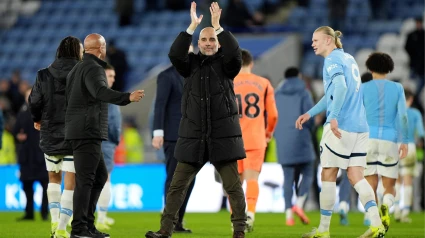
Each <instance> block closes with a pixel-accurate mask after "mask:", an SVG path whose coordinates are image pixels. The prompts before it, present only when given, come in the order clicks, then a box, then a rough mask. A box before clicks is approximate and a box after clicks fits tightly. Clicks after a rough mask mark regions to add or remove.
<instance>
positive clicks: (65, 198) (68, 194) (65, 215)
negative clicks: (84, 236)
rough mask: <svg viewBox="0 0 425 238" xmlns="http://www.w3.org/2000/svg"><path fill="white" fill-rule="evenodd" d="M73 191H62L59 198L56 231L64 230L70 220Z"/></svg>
mask: <svg viewBox="0 0 425 238" xmlns="http://www.w3.org/2000/svg"><path fill="white" fill-rule="evenodd" d="M73 198H74V190H63V194H62V198H61V214H60V216H59V226H58V230H66V225H67V224H68V222H69V219H71V216H72V211H73V210H72V208H73V201H74V200H73Z"/></svg>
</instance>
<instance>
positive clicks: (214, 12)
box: [210, 2, 221, 30]
mask: <svg viewBox="0 0 425 238" xmlns="http://www.w3.org/2000/svg"><path fill="white" fill-rule="evenodd" d="M210 13H211V25H212V26H213V27H214V29H215V30H217V29H218V28H220V16H221V8H220V7H219V6H218V3H217V2H212V3H211V6H210Z"/></svg>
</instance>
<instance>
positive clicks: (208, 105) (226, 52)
mask: <svg viewBox="0 0 425 238" xmlns="http://www.w3.org/2000/svg"><path fill="white" fill-rule="evenodd" d="M210 12H211V23H212V26H213V27H206V28H204V29H202V31H201V32H200V35H199V40H198V47H199V51H200V53H198V54H193V53H190V54H188V49H189V46H190V43H191V41H192V34H193V32H194V31H195V29H196V27H197V26H198V25H199V23H200V22H201V19H202V16H200V17H199V18H198V17H197V16H196V3H195V2H192V6H191V14H190V15H191V19H192V22H191V24H190V26H189V28H188V29H187V31H186V32H182V33H180V34H179V35H178V36H177V38H176V39H175V41H174V43H173V45H172V46H171V49H170V53H169V57H170V60H171V63H172V64H173V65H174V67H176V69H177V71H178V72H179V73H180V75H182V76H183V77H184V78H185V81H184V87H183V96H182V104H181V110H182V118H181V121H180V127H179V138H178V140H177V144H176V148H175V152H174V156H175V158H176V159H177V161H178V164H177V168H176V171H175V172H174V176H173V180H172V181H171V185H170V188H169V190H168V194H167V202H166V204H165V209H164V212H163V215H162V218H161V229H160V230H159V231H158V232H152V231H149V232H147V233H146V235H145V236H146V237H170V236H171V232H172V231H173V225H174V224H175V223H176V222H177V216H176V214H177V212H178V210H179V208H180V206H181V204H182V203H183V200H184V195H185V194H186V191H187V189H188V187H189V184H190V183H191V182H192V180H193V178H194V177H195V175H196V174H197V173H198V171H199V170H200V169H201V168H202V166H203V165H204V164H205V163H206V162H207V161H209V162H211V163H212V164H213V165H214V166H215V168H216V169H217V171H218V172H219V174H220V176H221V178H222V180H223V187H224V189H225V190H226V192H227V194H228V195H229V201H230V205H231V207H232V210H233V213H232V215H231V221H232V223H233V228H234V233H233V237H238V238H239V237H245V235H244V230H245V222H246V215H245V196H244V192H243V190H242V186H241V182H240V180H239V175H238V168H237V162H236V161H237V160H239V159H243V158H245V157H246V155H245V150H244V145H243V140H242V132H241V127H240V125H239V115H238V106H237V104H236V99H235V93H234V91H233V79H234V77H235V76H236V75H237V74H238V73H239V71H240V69H241V65H242V59H241V50H240V48H239V45H238V42H237V41H236V39H235V38H234V37H233V35H232V34H231V33H230V32H228V31H223V28H221V27H220V24H219V19H220V15H221V9H220V8H219V6H218V4H217V3H216V2H213V3H212V4H211V7H210Z"/></svg>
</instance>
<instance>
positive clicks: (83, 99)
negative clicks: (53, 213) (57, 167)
mask: <svg viewBox="0 0 425 238" xmlns="http://www.w3.org/2000/svg"><path fill="white" fill-rule="evenodd" d="M84 50H85V54H84V56H83V61H81V62H80V63H78V64H77V65H75V67H74V68H73V69H72V70H71V72H70V73H69V74H68V77H67V78H68V79H67V84H66V100H67V101H66V102H67V108H66V115H65V139H66V140H69V141H70V142H71V145H72V149H73V155H74V165H75V181H76V186H75V190H74V218H73V220H72V232H71V237H106V234H102V233H101V232H99V231H98V230H97V229H96V228H95V226H94V220H95V218H94V212H95V209H96V204H97V200H98V199H99V195H100V192H101V191H102V188H103V185H104V184H105V182H106V180H107V179H108V172H107V171H106V166H105V162H104V160H103V154H102V150H101V142H102V140H107V139H108V103H113V104H117V105H122V106H123V105H127V104H129V103H130V102H138V101H140V99H141V98H142V97H143V96H144V91H143V90H137V91H134V92H132V93H131V94H130V93H122V92H117V91H114V90H112V89H110V88H108V84H107V82H106V75H105V70H104V67H105V66H106V62H105V61H103V60H104V59H105V55H106V42H105V38H103V36H101V35H99V34H90V35H88V36H87V37H86V38H85V39H84Z"/></svg>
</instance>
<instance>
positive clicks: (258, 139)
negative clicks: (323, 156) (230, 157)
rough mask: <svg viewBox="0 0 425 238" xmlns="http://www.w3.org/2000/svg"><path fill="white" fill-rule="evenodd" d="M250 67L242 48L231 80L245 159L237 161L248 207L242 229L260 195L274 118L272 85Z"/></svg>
mask: <svg viewBox="0 0 425 238" xmlns="http://www.w3.org/2000/svg"><path fill="white" fill-rule="evenodd" d="M253 67H254V61H253V59H252V55H251V53H249V51H247V50H242V68H241V70H240V71H239V74H238V75H237V76H236V78H235V80H234V85H235V94H236V99H237V100H238V106H239V107H238V108H239V118H240V123H241V129H242V136H243V137H242V138H243V141H244V146H245V152H246V158H245V159H243V160H238V173H239V176H240V179H241V182H243V181H246V202H247V205H248V209H247V222H246V229H245V232H251V231H253V229H254V220H255V211H256V206H257V200H258V196H259V194H260V190H259V186H258V177H259V176H260V172H261V168H262V166H263V163H264V156H265V151H266V147H267V143H268V142H269V141H270V140H271V138H272V135H273V132H274V129H275V127H276V122H277V117H278V114H277V109H276V103H275V99H274V90H273V87H272V85H271V84H270V81H269V80H268V79H265V78H263V77H260V76H257V75H255V74H253V73H252V72H251V71H252V68H253ZM266 115H267V116H266Z"/></svg>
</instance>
